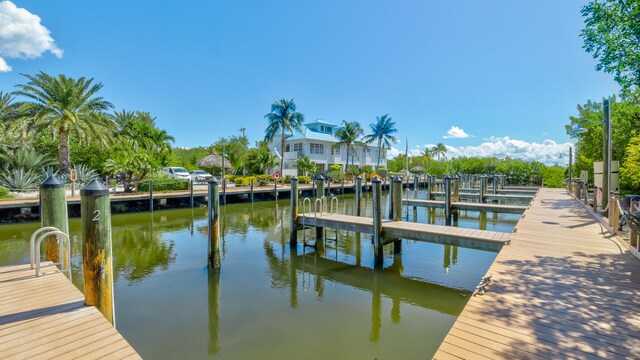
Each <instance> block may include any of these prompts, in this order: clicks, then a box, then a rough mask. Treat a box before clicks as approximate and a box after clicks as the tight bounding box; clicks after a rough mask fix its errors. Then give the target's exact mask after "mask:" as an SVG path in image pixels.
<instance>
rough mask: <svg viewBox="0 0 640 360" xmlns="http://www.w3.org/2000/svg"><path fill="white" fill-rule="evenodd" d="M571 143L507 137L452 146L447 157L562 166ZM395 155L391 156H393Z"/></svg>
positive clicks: (397, 152) (448, 148)
mask: <svg viewBox="0 0 640 360" xmlns="http://www.w3.org/2000/svg"><path fill="white" fill-rule="evenodd" d="M571 146H573V144H571V143H568V142H567V143H562V144H560V143H557V142H555V141H553V140H549V139H547V140H544V141H543V142H541V143H538V142H527V141H523V140H517V139H511V138H510V137H508V136H505V137H491V138H489V139H486V140H485V141H484V142H483V143H481V144H480V145H476V146H459V147H456V146H451V145H446V147H447V157H448V158H454V157H460V156H468V157H497V158H501V159H502V158H505V157H507V156H510V157H511V158H514V159H521V160H525V161H539V162H541V163H543V164H546V165H553V164H560V165H566V164H567V162H568V158H567V157H568V156H567V154H568V152H569V147H571ZM424 147H427V148H431V147H433V144H426V145H424V146H423V147H422V148H424ZM387 153H388V154H389V156H390V158H391V157H393V156H395V155H397V154H399V153H400V151H399V150H397V149H393V148H392V149H389V151H388V152H387ZM392 153H393V154H395V155H391V154H392Z"/></svg>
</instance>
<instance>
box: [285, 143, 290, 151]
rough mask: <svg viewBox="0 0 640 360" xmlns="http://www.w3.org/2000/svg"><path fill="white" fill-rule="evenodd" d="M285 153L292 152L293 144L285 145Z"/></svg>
mask: <svg viewBox="0 0 640 360" xmlns="http://www.w3.org/2000/svg"><path fill="white" fill-rule="evenodd" d="M284 151H286V152H289V151H291V144H285V145H284Z"/></svg>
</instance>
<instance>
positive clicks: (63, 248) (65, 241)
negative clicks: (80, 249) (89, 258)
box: [29, 226, 71, 280]
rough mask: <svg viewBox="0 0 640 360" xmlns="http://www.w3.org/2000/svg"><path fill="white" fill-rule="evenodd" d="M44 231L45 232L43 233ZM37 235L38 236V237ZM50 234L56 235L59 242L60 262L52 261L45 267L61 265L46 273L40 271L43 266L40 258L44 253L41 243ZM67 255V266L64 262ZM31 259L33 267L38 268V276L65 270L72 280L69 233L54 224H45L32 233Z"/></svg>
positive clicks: (30, 243) (30, 244)
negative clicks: (41, 250)
mask: <svg viewBox="0 0 640 360" xmlns="http://www.w3.org/2000/svg"><path fill="white" fill-rule="evenodd" d="M43 232H44V234H42V233H43ZM39 234H42V235H39ZM38 235H39V236H38ZM36 236H37V237H38V238H37V239H36ZM49 236H55V237H56V242H57V243H58V249H59V252H60V253H59V254H58V256H59V259H60V262H57V263H52V264H50V265H47V266H45V267H50V266H59V268H60V270H56V271H51V272H46V273H45V272H41V271H40V270H41V268H42V267H43V266H41V265H40V261H41V260H40V258H41V257H42V254H41V253H40V245H41V244H42V240H44V239H46V238H47V237H49ZM65 255H66V259H67V264H66V267H65V263H64V262H65V261H64V260H65ZM29 260H30V264H31V269H33V268H35V270H36V277H40V276H42V275H45V274H46V275H48V274H55V273H59V272H63V273H66V275H67V278H69V280H71V241H70V240H69V235H67V234H66V233H64V232H63V231H61V230H60V229H58V228H55V227H53V226H45V227H42V228H40V229H38V230H36V231H35V232H34V233H33V234H31V240H30V242H29Z"/></svg>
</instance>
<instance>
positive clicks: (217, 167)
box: [197, 150, 233, 175]
mask: <svg viewBox="0 0 640 360" xmlns="http://www.w3.org/2000/svg"><path fill="white" fill-rule="evenodd" d="M223 160H224V168H225V170H229V171H231V170H233V168H232V166H231V164H230V163H229V159H223V158H222V155H218V154H216V151H215V150H212V151H211V155H207V156H205V157H204V158H202V160H200V161H198V164H197V165H198V166H199V167H203V168H206V169H207V170H209V172H210V173H211V174H212V175H214V174H216V173H219V174H220V175H221V173H222V162H223Z"/></svg>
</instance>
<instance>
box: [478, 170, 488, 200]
mask: <svg viewBox="0 0 640 360" xmlns="http://www.w3.org/2000/svg"><path fill="white" fill-rule="evenodd" d="M486 193H487V178H486V177H485V176H480V195H479V197H480V202H481V203H485V202H486V201H487V200H486V197H485V195H486Z"/></svg>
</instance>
